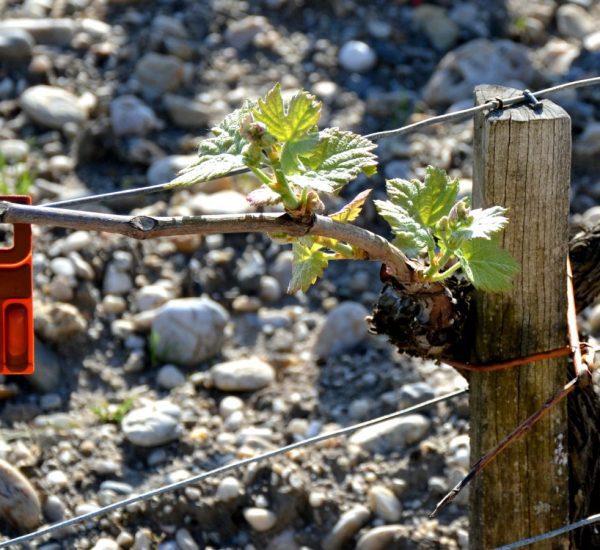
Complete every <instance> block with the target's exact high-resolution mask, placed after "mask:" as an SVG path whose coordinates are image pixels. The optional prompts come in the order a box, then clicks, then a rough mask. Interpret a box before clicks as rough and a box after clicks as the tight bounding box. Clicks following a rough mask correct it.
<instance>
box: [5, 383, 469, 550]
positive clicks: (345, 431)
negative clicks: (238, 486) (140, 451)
mask: <svg viewBox="0 0 600 550" xmlns="http://www.w3.org/2000/svg"><path fill="white" fill-rule="evenodd" d="M468 391H469V390H468V388H462V389H459V390H455V391H453V392H451V393H448V394H445V395H442V396H440V397H435V398H434V399H429V400H428V401H423V402H422V403H418V404H417V405H413V406H412V407H408V408H406V409H402V410H401V411H396V412H393V413H390V414H386V415H384V416H379V417H377V418H374V419H372V420H367V421H365V422H361V423H360V424H354V425H352V426H348V427H346V428H341V429H339V430H335V431H333V432H328V433H324V434H321V435H317V436H315V437H310V438H308V439H304V440H302V441H297V442H296V443H291V444H290V445H285V446H284V447H279V448H278V449H274V450H272V451H268V452H266V453H262V454H260V455H258V456H254V457H252V458H246V459H244V460H240V461H237V462H234V463H232V464H226V465H225V466H220V467H218V468H215V469H213V470H210V471H208V472H203V473H201V474H198V475H195V476H192V477H189V478H187V479H184V480H181V481H176V482H174V483H170V484H168V485H163V486H162V487H159V488H157V489H152V490H150V491H147V492H145V493H142V494H141V495H134V496H132V497H129V498H126V499H123V500H120V501H118V502H114V503H112V504H109V505H108V506H103V507H102V508H99V509H98V510H94V511H92V512H88V513H87V514H82V515H80V516H77V517H74V518H70V519H67V520H64V521H60V522H58V523H55V524H53V525H49V526H48V527H44V528H42V529H39V530H38V531H35V532H32V533H28V534H26V535H21V536H19V537H16V538H13V539H10V540H6V541H3V542H0V548H8V547H9V546H12V545H14V544H23V543H25V542H29V541H30V540H33V539H36V538H39V537H42V536H44V535H48V534H50V533H53V532H55V531H58V530H60V529H64V528H65V527H70V526H71V525H76V524H78V523H82V522H85V521H87V520H90V519H94V518H96V517H98V516H102V515H105V514H108V513H109V512H112V511H114V510H118V509H119V508H123V507H125V506H130V505H132V504H135V503H137V502H142V501H146V500H149V499H151V498H153V497H155V496H159V495H162V494H164V493H167V492H171V491H175V490H177V489H183V488H184V487H187V486H188V485H192V484H194V483H197V482H199V481H203V480H205V479H207V478H209V477H214V476H217V475H219V474H223V473H225V472H230V471H232V470H238V469H240V468H243V467H244V466H248V465H250V464H253V463H255V462H262V461H263V460H267V459H270V458H273V457H275V456H278V455H281V454H284V453H287V452H289V451H293V450H295V449H300V448H302V447H308V446H310V445H315V444H316V443H320V442H321V441H326V440H327V439H332V438H334V437H341V436H344V435H349V434H351V433H354V432H355V431H357V430H360V429H362V428H368V427H370V426H374V425H375V424H380V423H381V422H385V421H387V420H392V419H393V418H398V417H400V416H405V415H407V414H410V413H413V412H417V411H420V410H422V409H425V408H427V407H430V406H431V405H435V404H437V403H442V402H444V401H448V400H450V399H453V398H454V397H458V396H459V395H463V394H465V393H467V392H468Z"/></svg>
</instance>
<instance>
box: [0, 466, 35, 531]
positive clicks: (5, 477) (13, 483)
mask: <svg viewBox="0 0 600 550" xmlns="http://www.w3.org/2000/svg"><path fill="white" fill-rule="evenodd" d="M41 512H42V507H41V504H40V499H39V497H38V495H37V493H36V491H35V489H34V488H33V487H32V485H31V483H29V480H28V479H27V478H26V477H25V476H24V475H23V474H22V473H21V472H19V470H17V469H16V468H14V467H13V466H11V465H10V464H9V463H8V462H5V461H4V460H0V516H1V517H2V519H3V520H6V521H8V522H9V523H10V524H12V525H13V526H14V527H15V528H17V529H18V530H19V531H32V530H33V529H35V528H36V527H37V526H38V525H39V524H40V523H41V521H40V519H41Z"/></svg>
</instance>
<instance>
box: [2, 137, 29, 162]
mask: <svg viewBox="0 0 600 550" xmlns="http://www.w3.org/2000/svg"><path fill="white" fill-rule="evenodd" d="M29 150H30V147H29V144H28V143H27V142H26V141H23V140H20V139H3V140H1V141H0V154H1V155H2V156H3V157H4V159H5V160H7V161H8V162H21V161H24V160H26V159H27V155H29Z"/></svg>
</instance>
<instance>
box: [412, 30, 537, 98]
mask: <svg viewBox="0 0 600 550" xmlns="http://www.w3.org/2000/svg"><path fill="white" fill-rule="evenodd" d="M529 53H530V52H529V50H528V49H527V48H526V47H525V46H522V45H520V44H515V43H514V42H511V41H510V40H496V41H490V40H485V39H478V40H471V41H470V42H467V43H466V44H464V45H463V46H460V47H459V48H456V49H455V50H452V51H451V52H450V53H448V54H446V55H445V56H444V57H443V58H442V60H441V61H440V63H439V65H438V66H437V68H436V69H435V71H434V73H433V75H432V76H431V78H430V79H429V82H428V83H427V85H426V86H425V91H424V94H423V97H424V99H425V101H426V102H427V103H428V104H429V105H431V106H432V107H447V106H448V105H451V104H452V103H455V102H457V101H461V100H463V99H471V98H472V97H473V89H474V88H475V86H477V85H479V84H481V83H494V82H499V83H502V84H503V85H504V86H512V87H513V88H517V89H519V88H520V89H522V88H523V87H526V86H527V85H529V84H530V83H532V82H533V81H534V79H535V78H536V71H535V70H534V69H533V67H532V64H531V61H530V59H529Z"/></svg>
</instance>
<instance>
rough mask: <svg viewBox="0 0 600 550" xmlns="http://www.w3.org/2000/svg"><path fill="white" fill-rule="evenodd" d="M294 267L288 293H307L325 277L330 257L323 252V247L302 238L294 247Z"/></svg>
mask: <svg viewBox="0 0 600 550" xmlns="http://www.w3.org/2000/svg"><path fill="white" fill-rule="evenodd" d="M292 250H293V252H294V264H293V265H294V267H293V271H292V279H291V280H290V284H289V286H288V292H289V293H290V294H293V293H294V292H296V291H298V290H302V291H303V292H306V291H307V290H308V288H309V287H310V285H312V284H314V282H315V281H316V280H317V279H318V278H319V277H321V276H322V275H323V271H324V269H325V268H326V267H327V264H328V262H329V255H328V254H327V253H325V252H323V251H322V250H321V245H319V244H316V243H313V242H312V240H311V239H310V238H302V239H299V240H298V241H296V242H295V243H294V244H293V245H292Z"/></svg>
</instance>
